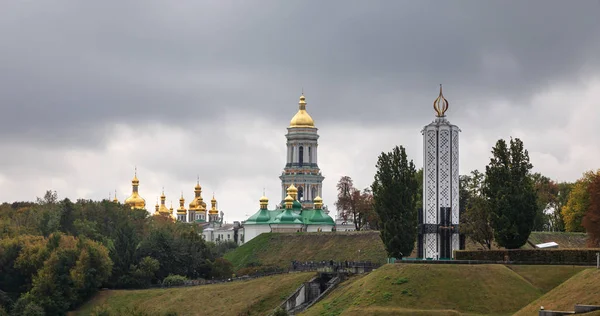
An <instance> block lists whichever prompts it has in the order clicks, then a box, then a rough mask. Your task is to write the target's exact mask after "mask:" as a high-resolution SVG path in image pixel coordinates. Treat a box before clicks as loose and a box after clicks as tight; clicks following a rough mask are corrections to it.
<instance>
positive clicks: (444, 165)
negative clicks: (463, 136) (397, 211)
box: [417, 85, 460, 259]
mask: <svg viewBox="0 0 600 316" xmlns="http://www.w3.org/2000/svg"><path fill="white" fill-rule="evenodd" d="M433 108H434V110H435V112H436V118H435V120H434V121H433V122H431V123H430V124H429V125H426V126H425V127H424V128H423V130H422V131H421V133H422V134H423V209H422V211H421V212H420V214H419V216H418V218H419V234H418V242H417V253H418V254H417V256H418V257H419V258H433V259H439V258H452V257H453V256H454V250H459V247H460V241H459V231H458V224H459V212H458V207H459V204H458V202H459V195H458V192H459V187H458V176H459V169H458V168H459V163H458V162H459V161H458V152H459V147H458V138H459V137H458V136H459V132H460V129H459V128H458V126H456V125H452V124H450V122H449V121H448V120H447V119H446V115H445V113H446V111H447V110H448V100H446V98H444V95H443V94H442V86H441V85H440V94H439V96H438V97H437V99H435V101H434V102H433Z"/></svg>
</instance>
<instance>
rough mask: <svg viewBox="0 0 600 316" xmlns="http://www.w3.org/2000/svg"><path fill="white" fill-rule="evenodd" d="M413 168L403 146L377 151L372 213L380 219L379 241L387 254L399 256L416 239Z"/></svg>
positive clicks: (411, 249)
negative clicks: (386, 151) (373, 210)
mask: <svg viewBox="0 0 600 316" xmlns="http://www.w3.org/2000/svg"><path fill="white" fill-rule="evenodd" d="M416 172H417V171H416V168H415V165H414V163H413V162H412V160H411V161H410V162H409V161H408V159H407V157H406V151H405V150H404V147H402V146H400V147H398V146H396V147H394V149H392V151H391V152H389V153H381V155H380V156H379V158H378V160H377V173H376V174H375V181H373V185H372V186H371V188H372V190H373V200H374V207H375V212H376V213H377V214H378V215H379V218H380V220H381V228H380V234H381V240H382V241H383V244H384V245H385V248H386V250H387V253H388V255H389V256H390V257H394V258H402V256H408V255H410V253H411V252H412V251H413V248H414V246H415V240H416V239H417V193H418V182H417V179H416V178H415V174H416Z"/></svg>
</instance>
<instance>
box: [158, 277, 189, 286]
mask: <svg viewBox="0 0 600 316" xmlns="http://www.w3.org/2000/svg"><path fill="white" fill-rule="evenodd" d="M185 281H187V278H186V277H185V276H183V275H177V274H169V276H168V277H166V278H164V279H163V281H162V285H163V286H178V285H184V284H185Z"/></svg>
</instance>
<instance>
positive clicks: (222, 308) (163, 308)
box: [72, 273, 314, 316]
mask: <svg viewBox="0 0 600 316" xmlns="http://www.w3.org/2000/svg"><path fill="white" fill-rule="evenodd" d="M313 276H314V273H291V274H282V275H275V276H269V277H264V278H258V279H254V280H249V281H239V282H231V283H224V284H215V285H203V286H191V287H180V288H168V289H150V290H106V291H102V292H100V293H99V294H98V295H96V297H94V298H93V299H92V300H91V301H90V302H88V303H87V304H86V305H84V306H83V307H82V308H80V309H79V310H78V311H76V312H74V313H72V314H73V315H81V316H83V315H86V316H87V315H90V313H92V312H96V313H98V314H101V313H100V312H101V311H107V313H105V314H102V315H110V316H113V315H132V314H137V315H166V314H168V313H176V314H177V315H179V316H181V315H240V314H243V315H264V314H267V313H268V312H270V311H271V310H273V309H274V308H276V307H277V306H278V305H279V304H280V303H281V302H283V300H284V299H286V298H287V296H289V295H290V294H291V293H292V292H293V291H294V290H296V288H298V286H300V284H302V283H303V282H306V281H308V280H309V279H310V278H312V277H313Z"/></svg>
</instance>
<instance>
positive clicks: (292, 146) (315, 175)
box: [279, 93, 325, 208]
mask: <svg viewBox="0 0 600 316" xmlns="http://www.w3.org/2000/svg"><path fill="white" fill-rule="evenodd" d="M298 105H299V106H298V112H297V113H296V115H294V117H293V118H292V120H291V121H290V126H289V127H288V133H287V134H286V135H285V137H286V138H287V143H286V144H287V160H286V164H285V168H284V169H283V173H282V174H281V176H280V177H279V179H281V200H284V199H285V197H286V196H287V188H288V187H289V186H290V185H292V184H294V185H295V186H296V188H297V189H298V201H300V202H301V203H302V206H303V207H304V208H312V206H313V200H314V198H316V197H317V196H321V195H322V192H321V189H322V185H323V179H325V177H323V176H322V175H321V171H320V169H319V166H318V164H317V148H318V142H317V140H318V139H319V135H318V134H317V128H316V127H315V122H314V121H313V119H312V117H310V115H309V114H308V112H306V98H305V97H304V93H303V94H302V95H301V96H300V102H299V103H298ZM282 206H283V205H282Z"/></svg>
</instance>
